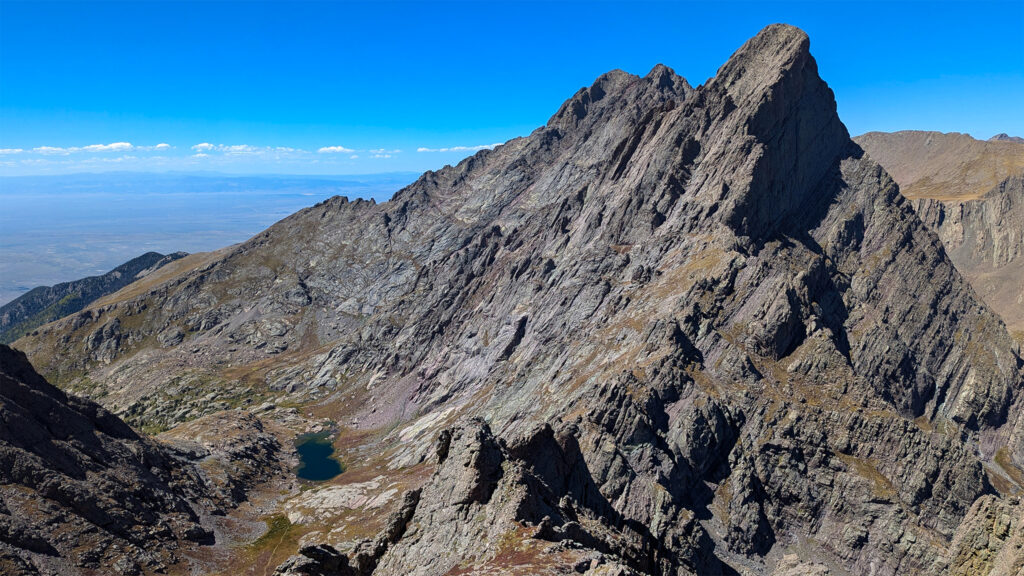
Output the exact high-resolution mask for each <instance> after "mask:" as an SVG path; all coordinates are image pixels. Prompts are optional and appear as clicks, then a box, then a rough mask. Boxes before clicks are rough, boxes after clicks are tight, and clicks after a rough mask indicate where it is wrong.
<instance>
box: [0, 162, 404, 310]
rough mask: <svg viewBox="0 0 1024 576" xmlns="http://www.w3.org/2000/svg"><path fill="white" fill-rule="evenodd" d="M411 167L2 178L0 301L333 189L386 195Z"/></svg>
mask: <svg viewBox="0 0 1024 576" xmlns="http://www.w3.org/2000/svg"><path fill="white" fill-rule="evenodd" d="M415 178H416V174H414V173H405V172H401V173H389V174H372V175H362V176H336V177H331V176H233V175H222V174H174V173H169V174H143V173H105V174H75V175H61V176H23V177H5V178H0V205H2V206H3V209H2V210H0V304H4V303H6V302H9V301H11V300H13V299H14V298H17V297H18V296H20V295H21V294H23V293H25V292H27V291H28V290H30V289H32V288H34V287H36V286H48V285H52V284H56V283H59V282H66V281H70V280H76V279H78V278H83V277H86V276H94V275H97V274H103V273H104V272H107V271H108V270H111V269H112V268H114V267H116V266H118V265H119V264H121V263H123V262H126V261H128V260H130V259H132V258H134V257H136V256H138V255H140V254H143V253H144V252H148V251H156V252H161V253H164V254H167V253H170V252H177V251H185V252H202V251H207V250H214V249H217V248H222V247H224V246H228V245H231V244H234V243H237V242H241V241H243V240H245V239H247V238H249V237H250V236H252V235H254V234H256V233H258V232H260V231H261V230H263V229H264V228H266V227H267V226H269V225H271V224H273V223H274V222H276V221H278V220H280V219H282V218H284V217H286V216H288V215H289V214H292V213H293V212H295V211H296V210H300V209H302V208H304V207H307V206H312V205H313V204H316V203H317V202H320V201H321V200H325V199H327V198H330V197H331V196H335V195H341V196H348V197H349V198H366V199H371V198H372V199H374V200H376V201H377V202H383V201H386V200H388V199H389V198H391V196H392V195H393V194H394V193H395V192H396V191H397V190H399V189H400V188H402V187H403V186H405V185H407V184H409V183H411V182H412V181H413V180H414V179H415Z"/></svg>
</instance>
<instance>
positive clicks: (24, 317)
mask: <svg viewBox="0 0 1024 576" xmlns="http://www.w3.org/2000/svg"><path fill="white" fill-rule="evenodd" d="M185 256H187V254H186V253H185V252H174V253H173V254H167V255H164V254H160V253H158V252H146V253H145V254H143V255H141V256H138V257H135V258H132V259H131V260H129V261H128V262H125V263H124V264H121V265H120V266H117V267H116V268H114V269H113V270H111V271H109V272H107V273H106V274H102V275H99V276H89V277H87V278H80V279H78V280H72V281H70V282H61V283H59V284H54V285H53V286H37V287H35V288H33V289H32V290H29V291H28V292H26V293H24V294H22V295H21V296H19V297H17V298H15V299H14V300H11V301H10V302H8V303H6V304H4V305H3V306H0V343H3V344H10V343H11V342H13V341H15V340H17V339H18V338H20V337H21V336H23V335H25V334H26V333H28V332H30V331H32V330H33V329H35V328H36V327H38V326H41V325H43V324H46V323H47V322H50V321H53V320H57V319H59V318H63V317H64V316H67V315H69V314H73V313H75V312H78V311H79V310H81V309H82V308H85V307H86V306H88V305H89V303H91V302H93V301H94V300H96V299H98V298H101V297H103V296H106V295H107V294H111V293H113V292H116V291H118V290H120V289H121V288H123V287H124V286H126V285H128V284H130V283H131V282H134V281H135V280H137V279H138V278H140V277H142V276H145V275H146V274H148V273H150V272H152V271H154V270H156V269H157V268H160V267H161V266H163V265H165V264H168V263H170V262H173V261H174V260H177V259H179V258H183V257H185Z"/></svg>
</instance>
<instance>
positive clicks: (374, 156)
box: [371, 154, 391, 158]
mask: <svg viewBox="0 0 1024 576" xmlns="http://www.w3.org/2000/svg"><path fill="white" fill-rule="evenodd" d="M371 158H391V154H374V155H373V156H371Z"/></svg>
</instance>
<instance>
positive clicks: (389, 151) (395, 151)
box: [370, 148, 402, 154]
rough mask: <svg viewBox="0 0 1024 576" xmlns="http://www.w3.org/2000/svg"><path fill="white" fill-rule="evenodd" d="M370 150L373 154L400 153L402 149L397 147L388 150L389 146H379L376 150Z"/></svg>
mask: <svg viewBox="0 0 1024 576" xmlns="http://www.w3.org/2000/svg"><path fill="white" fill-rule="evenodd" d="M370 152H371V153H373V154H399V153H401V152H402V151H401V150H398V149H397V148H396V149H395V150H388V149H387V148H377V149H376V150H370Z"/></svg>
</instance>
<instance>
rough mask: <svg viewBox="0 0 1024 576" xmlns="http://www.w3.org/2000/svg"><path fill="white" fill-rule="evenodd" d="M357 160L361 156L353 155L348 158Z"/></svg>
mask: <svg viewBox="0 0 1024 576" xmlns="http://www.w3.org/2000/svg"><path fill="white" fill-rule="evenodd" d="M356 158H359V154H353V155H351V156H349V157H348V159H349V160H355V159H356Z"/></svg>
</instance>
